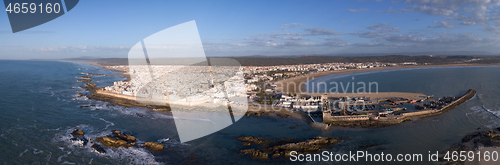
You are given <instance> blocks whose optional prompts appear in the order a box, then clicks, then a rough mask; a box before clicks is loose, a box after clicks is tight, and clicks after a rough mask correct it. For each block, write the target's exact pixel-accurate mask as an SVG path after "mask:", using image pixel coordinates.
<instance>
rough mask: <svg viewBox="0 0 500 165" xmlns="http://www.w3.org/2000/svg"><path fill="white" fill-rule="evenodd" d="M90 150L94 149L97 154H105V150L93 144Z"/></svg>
mask: <svg viewBox="0 0 500 165" xmlns="http://www.w3.org/2000/svg"><path fill="white" fill-rule="evenodd" d="M92 148H93V149H95V150H96V151H97V152H99V153H106V149H104V148H103V147H102V146H101V145H98V144H94V145H92Z"/></svg>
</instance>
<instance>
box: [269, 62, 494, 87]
mask: <svg viewBox="0 0 500 165" xmlns="http://www.w3.org/2000/svg"><path fill="white" fill-rule="evenodd" d="M452 66H500V64H494V65H480V64H450V65H412V66H397V67H377V68H368V69H349V70H341V71H327V72H319V73H318V72H316V73H310V74H307V75H302V76H297V77H293V78H289V79H285V80H279V81H276V82H273V84H276V89H277V90H279V91H281V92H282V93H297V94H301V93H308V92H307V89H306V86H305V85H306V84H307V83H308V81H310V80H313V79H316V78H320V77H325V76H329V75H340V74H348V73H357V72H369V71H379V70H397V69H404V68H430V67H452ZM297 84H298V85H297ZM284 87H285V88H284ZM290 87H291V88H290ZM304 91H305V92H304Z"/></svg>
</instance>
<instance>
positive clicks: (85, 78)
mask: <svg viewBox="0 0 500 165" xmlns="http://www.w3.org/2000/svg"><path fill="white" fill-rule="evenodd" d="M78 81H81V82H90V81H92V78H91V77H89V76H82V77H80V79H78Z"/></svg>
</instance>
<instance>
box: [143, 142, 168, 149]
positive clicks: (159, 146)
mask: <svg viewBox="0 0 500 165" xmlns="http://www.w3.org/2000/svg"><path fill="white" fill-rule="evenodd" d="M143 147H145V148H148V149H151V150H154V151H162V150H163V147H165V145H163V144H161V143H155V142H146V143H145V144H144V145H143Z"/></svg>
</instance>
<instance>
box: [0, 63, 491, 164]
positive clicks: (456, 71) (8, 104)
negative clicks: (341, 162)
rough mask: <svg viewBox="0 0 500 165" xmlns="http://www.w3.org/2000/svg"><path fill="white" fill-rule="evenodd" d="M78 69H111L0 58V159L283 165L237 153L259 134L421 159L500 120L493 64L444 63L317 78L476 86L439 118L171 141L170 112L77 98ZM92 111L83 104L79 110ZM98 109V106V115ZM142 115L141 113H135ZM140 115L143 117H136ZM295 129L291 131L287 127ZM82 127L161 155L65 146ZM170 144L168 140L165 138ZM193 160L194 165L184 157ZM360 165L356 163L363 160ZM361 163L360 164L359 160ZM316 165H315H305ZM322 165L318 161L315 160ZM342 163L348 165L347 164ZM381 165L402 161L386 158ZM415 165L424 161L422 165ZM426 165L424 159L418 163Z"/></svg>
mask: <svg viewBox="0 0 500 165" xmlns="http://www.w3.org/2000/svg"><path fill="white" fill-rule="evenodd" d="M82 72H92V73H105V74H109V73H115V72H114V71H110V70H105V69H103V68H100V67H96V66H91V65H87V64H78V63H69V62H54V61H0V77H2V78H1V79H0V91H1V93H2V94H1V95H0V121H2V124H0V152H1V153H2V154H1V155H0V162H3V163H5V164H15V163H19V164H73V163H74V164H235V163H238V164H255V163H264V164H275V163H277V164H285V163H289V162H286V161H283V162H266V161H259V160H252V159H250V158H249V157H248V156H243V155H239V154H238V152H239V150H240V149H242V148H243V147H242V146H241V145H240V142H239V141H238V140H236V139H235V137H238V136H243V135H251V136H261V137H266V138H271V139H272V138H284V137H286V138H312V137H315V136H328V137H346V138H349V139H350V140H349V141H346V142H343V143H340V144H339V145H337V146H336V147H335V148H333V149H331V151H332V152H336V153H346V152H349V151H356V150H357V149H358V147H359V146H360V145H369V144H375V143H379V144H381V145H379V146H378V147H375V148H372V149H369V151H370V152H374V153H377V152H378V153H380V152H384V153H393V154H397V153H403V154H406V153H421V154H424V155H425V154H427V153H428V151H433V152H435V151H441V150H445V149H447V148H448V147H449V146H450V145H451V144H453V143H456V142H459V141H460V140H461V139H462V137H463V136H464V135H466V134H467V133H470V132H473V131H475V130H476V129H477V128H478V127H489V128H496V127H498V126H500V122H499V119H498V118H497V117H496V116H494V115H493V114H491V113H488V112H486V111H485V110H484V109H483V108H482V106H484V107H485V108H488V109H490V110H491V111H493V112H494V113H495V114H500V103H499V102H498V100H500V85H499V83H498V82H500V76H499V75H500V67H446V68H426V69H410V70H396V71H378V72H372V73H369V74H361V75H359V74H358V75H345V76H344V77H337V78H336V79H332V78H333V77H335V76H327V77H324V78H321V79H315V81H326V82H331V81H337V82H351V81H353V80H352V76H354V81H356V82H359V81H365V82H378V84H379V91H380V92H388V91H390V92H392V91H394V92H417V93H424V94H427V95H435V96H436V97H441V96H445V95H459V94H463V93H464V92H465V91H467V89H469V88H473V89H476V91H477V95H476V96H475V97H474V98H472V99H471V100H469V101H467V102H466V103H464V104H462V105H460V106H458V107H456V108H455V109H453V110H451V111H448V112H446V113H444V114H442V115H439V116H434V117H429V118H424V119H418V120H414V121H411V122H406V123H403V124H400V125H396V126H391V127H386V128H378V129H351V128H333V129H332V130H328V131H320V130H315V129H313V128H311V127H310V126H308V125H307V124H306V123H304V122H303V121H301V120H298V119H281V118H274V117H261V118H255V117H243V118H242V119H241V120H239V121H238V122H237V123H236V124H234V125H232V126H230V127H228V128H226V129H223V130H221V131H219V132H217V133H214V134H211V135H208V136H206V137H203V138H200V139H197V140H194V141H191V142H188V143H179V142H178V141H177V139H178V137H177V133H176V129H175V124H174V122H173V120H172V116H171V115H170V114H169V113H164V112H155V111H152V110H148V109H145V108H140V107H132V108H124V107H119V106H109V107H107V106H106V104H107V103H106V102H102V101H96V100H88V99H86V98H85V97H79V96H78V93H80V92H81V93H85V91H84V90H83V89H81V88H79V86H83V85H84V84H85V83H84V82H78V81H77V80H78V77H80V76H82V74H81V73H82ZM91 77H93V82H94V83H97V84H98V85H99V86H107V85H111V84H112V82H113V81H118V80H123V79H124V78H123V77H120V76H112V75H107V76H91ZM86 105H87V106H88V105H96V106H95V107H90V108H80V106H86ZM97 109H98V110H97ZM137 114H140V115H137ZM140 116H142V117H140ZM296 125H300V126H298V127H297V128H295V129H290V127H291V126H296ZM74 129H82V130H84V131H85V132H86V136H87V137H88V138H96V137H101V136H104V135H107V134H109V132H110V131H111V130H115V129H118V130H122V131H128V132H130V133H132V134H133V135H134V136H136V137H137V138H138V141H139V143H141V142H145V141H156V142H162V143H164V144H165V145H166V146H169V148H167V149H166V151H165V152H162V153H150V152H149V151H146V150H144V149H140V148H139V149H137V148H128V149H124V148H120V149H114V150H108V152H107V153H106V154H100V153H97V152H95V151H93V149H92V148H90V146H88V145H87V146H83V145H82V144H81V143H80V142H74V141H71V140H69V139H70V138H71V137H70V135H69V133H70V132H71V131H73V130H74ZM167 139H169V140H167ZM192 155H194V156H196V162H194V163H191V162H189V161H187V159H189V158H190V157H191V156H192ZM361 163H363V162H361ZM361 163H360V164H361ZM313 164H315V163H313ZM319 164H322V163H319ZM348 164H356V162H354V163H348ZM388 164H401V163H400V162H399V163H396V162H390V163H388ZM420 164H422V163H420ZM424 164H427V163H424Z"/></svg>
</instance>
